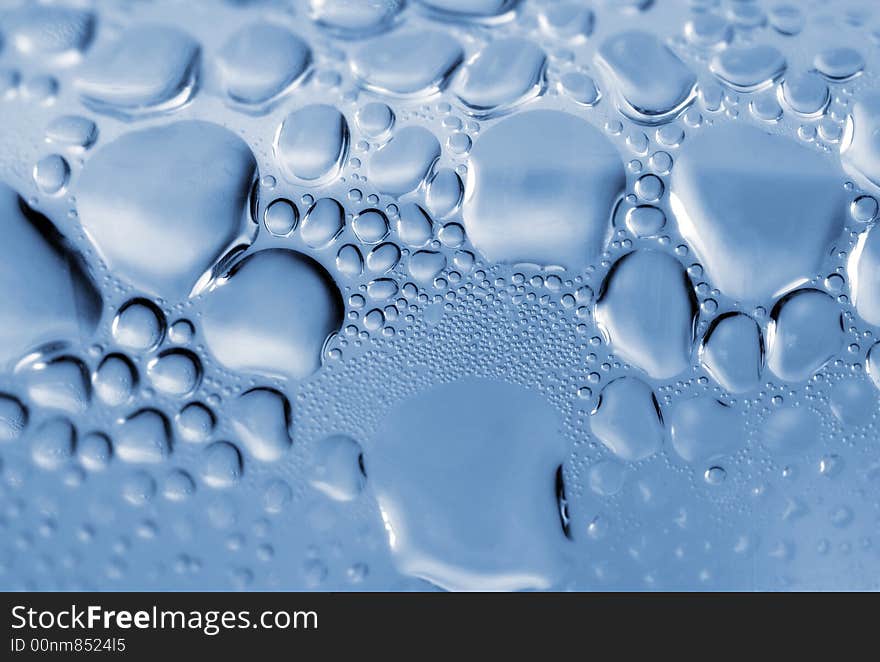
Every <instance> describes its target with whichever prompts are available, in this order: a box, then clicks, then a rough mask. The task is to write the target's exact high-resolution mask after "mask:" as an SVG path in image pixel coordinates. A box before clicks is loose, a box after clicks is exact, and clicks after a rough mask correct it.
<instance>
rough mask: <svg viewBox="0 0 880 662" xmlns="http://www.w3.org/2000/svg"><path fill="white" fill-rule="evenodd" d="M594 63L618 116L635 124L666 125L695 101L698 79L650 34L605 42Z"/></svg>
mask: <svg viewBox="0 0 880 662" xmlns="http://www.w3.org/2000/svg"><path fill="white" fill-rule="evenodd" d="M595 62H596V66H597V67H598V68H599V69H600V71H602V72H603V73H604V75H605V76H606V78H607V79H608V83H609V84H610V86H611V88H612V89H613V90H614V91H615V93H616V100H617V107H618V108H619V110H620V112H622V113H623V114H624V115H626V116H628V117H629V118H630V119H632V120H634V121H636V122H644V123H649V124H656V123H660V122H665V121H667V120H669V119H670V118H672V117H674V116H675V115H677V114H678V113H680V112H681V111H682V110H683V109H684V108H686V107H687V106H688V105H689V104H690V103H691V102H692V101H693V100H694V97H695V94H694V91H695V85H696V82H697V77H696V76H695V75H694V73H693V72H692V71H691V70H690V69H688V67H687V66H686V65H685V64H684V62H682V61H681V60H680V59H679V58H678V56H677V55H676V54H675V53H673V52H672V50H670V48H669V47H668V46H666V45H664V44H663V43H662V42H661V41H660V40H659V39H658V38H657V37H655V36H654V35H653V34H651V33H649V32H643V31H641V30H628V31H626V32H619V33H617V34H615V35H613V36H611V37H609V38H607V39H606V40H605V41H604V42H602V46H601V47H600V48H599V50H598V51H597V53H596V56H595Z"/></svg>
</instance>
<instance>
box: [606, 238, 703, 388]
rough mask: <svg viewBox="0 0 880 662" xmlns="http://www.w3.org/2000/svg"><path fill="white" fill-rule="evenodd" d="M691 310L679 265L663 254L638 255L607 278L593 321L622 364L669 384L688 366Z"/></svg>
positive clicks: (617, 265) (689, 293) (624, 259)
mask: <svg viewBox="0 0 880 662" xmlns="http://www.w3.org/2000/svg"><path fill="white" fill-rule="evenodd" d="M696 310H697V303H696V298H695V297H694V294H693V290H692V288H691V285H690V280H689V279H688V277H687V274H685V272H684V268H683V267H682V266H681V264H680V263H679V262H678V261H677V260H676V259H675V258H673V257H671V256H669V255H667V254H666V253H660V252H657V251H652V250H639V251H634V252H632V253H629V254H628V255H625V256H624V257H622V258H621V259H620V260H618V261H617V262H616V263H615V264H614V266H613V267H612V268H611V271H609V272H608V276H607V277H606V279H605V282H604V283H603V285H602V290H601V292H600V294H599V298H598V300H597V302H596V312H595V318H596V322H597V323H598V324H599V326H600V327H601V328H602V329H603V331H604V332H605V333H606V334H607V336H608V338H609V340H610V341H611V343H612V345H613V346H614V348H615V351H616V352H617V353H618V354H619V355H620V356H621V357H622V358H624V359H625V360H627V361H628V362H630V363H632V364H633V365H635V366H637V367H639V368H641V369H642V370H644V371H645V372H647V373H648V374H649V375H650V376H652V377H655V378H657V379H670V378H672V377H675V376H676V375H678V374H679V373H681V372H683V371H684V370H685V369H686V368H687V367H688V365H689V364H690V350H691V344H692V342H693V320H694V315H695V314H696Z"/></svg>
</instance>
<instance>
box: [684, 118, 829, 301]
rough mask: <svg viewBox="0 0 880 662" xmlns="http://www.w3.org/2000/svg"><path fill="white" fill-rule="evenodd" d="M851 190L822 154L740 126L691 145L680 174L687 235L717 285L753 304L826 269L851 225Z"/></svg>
mask: <svg viewBox="0 0 880 662" xmlns="http://www.w3.org/2000/svg"><path fill="white" fill-rule="evenodd" d="M780 172H785V173H786V176H785V177H779V173H780ZM843 194H844V190H843V187H842V186H840V183H839V178H838V174H837V173H836V172H835V168H834V166H833V165H832V164H831V163H830V162H829V161H828V160H827V159H825V158H824V157H823V156H822V155H821V154H818V153H817V152H815V151H813V150H810V149H808V148H806V147H803V146H801V145H798V144H797V143H795V142H793V141H791V140H788V139H786V138H782V137H780V136H773V135H770V134H768V133H764V132H763V131H761V130H759V129H755V128H751V127H748V126H745V125H742V124H741V123H737V124H726V125H723V126H718V127H714V128H713V129H712V130H711V131H706V132H704V133H702V134H699V135H697V136H695V137H694V138H692V139H691V140H689V141H688V142H686V143H685V144H684V146H683V147H682V153H681V155H680V156H679V158H678V161H677V162H676V164H675V168H674V169H673V172H672V183H671V204H672V209H673V211H674V213H675V216H676V218H677V220H678V224H679V228H680V230H681V233H682V234H683V235H684V237H685V238H686V239H687V240H688V243H689V244H690V245H691V246H692V247H693V248H694V250H695V251H696V253H697V255H698V256H699V258H700V260H701V262H702V264H703V265H704V266H705V268H706V271H707V274H708V276H709V277H710V278H711V279H712V281H713V283H714V284H715V285H716V286H717V287H718V288H719V289H720V290H721V291H722V292H724V293H725V294H728V295H730V296H732V297H734V298H736V299H739V300H746V301H748V300H752V301H763V300H766V299H769V298H773V297H776V296H779V295H780V294H782V293H784V292H786V291H787V290H790V289H792V288H794V287H797V286H798V285H799V284H801V283H803V282H805V281H806V280H807V279H809V278H810V277H811V276H812V275H813V274H814V273H815V272H816V271H817V270H818V269H819V267H820V265H821V262H822V259H823V257H824V255H825V252H826V250H827V249H828V247H829V245H830V243H831V241H832V240H833V239H834V238H835V237H837V235H838V234H840V231H841V230H842V229H843V215H844V212H845V206H846V205H845V200H844V197H843Z"/></svg>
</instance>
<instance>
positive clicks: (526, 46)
mask: <svg viewBox="0 0 880 662" xmlns="http://www.w3.org/2000/svg"><path fill="white" fill-rule="evenodd" d="M546 61H547V56H546V54H545V53H544V51H543V49H542V48H541V47H540V46H538V45H537V44H535V43H533V42H531V41H529V40H527V39H522V38H519V37H511V38H507V39H497V40H495V41H492V42H490V43H489V45H488V46H486V47H485V48H484V49H483V50H481V51H480V52H478V53H477V54H476V55H475V56H474V57H473V58H471V59H470V60H469V61H468V62H467V64H466V65H465V66H464V67H462V68H461V70H460V71H459V74H458V79H457V81H456V84H455V93H456V95H457V96H458V98H459V99H460V100H461V102H462V103H463V104H464V105H465V108H466V109H467V110H468V111H469V112H470V113H471V114H473V115H476V116H478V117H485V116H490V115H493V114H497V113H500V112H504V111H509V110H510V109H511V108H513V107H514V106H515V105H517V104H520V103H522V102H524V101H526V100H527V99H529V98H532V97H535V96H537V95H538V94H540V93H541V91H542V89H543V86H544V68H545V66H546Z"/></svg>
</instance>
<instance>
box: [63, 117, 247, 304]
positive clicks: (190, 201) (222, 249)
mask: <svg viewBox="0 0 880 662" xmlns="http://www.w3.org/2000/svg"><path fill="white" fill-rule="evenodd" d="M206 163H210V164H212V167H211V170H210V172H206V171H205V169H204V164H206ZM255 175H256V161H255V160H254V156H253V154H252V153H251V150H250V148H249V147H248V146H247V144H246V143H245V142H244V141H243V140H242V139H241V138H239V137H238V136H236V135H235V134H234V133H232V132H231V131H228V130H227V129H224V128H222V127H220V126H217V125H216V124H209V123H207V122H199V121H184V122H177V123H174V124H168V125H165V126H161V127H155V128H149V129H142V130H139V131H132V132H130V133H127V134H125V135H123V136H122V137H121V138H117V139H116V140H115V141H113V142H112V143H110V144H108V145H105V146H104V147H103V148H102V149H101V150H99V151H98V152H96V153H95V155H94V156H93V157H92V158H91V159H89V161H88V162H87V163H86V166H85V168H84V169H83V172H82V175H81V177H80V181H79V194H78V196H77V197H78V200H79V213H80V218H81V220H82V224H83V227H84V228H85V230H86V232H87V233H88V235H89V237H90V238H91V239H92V241H94V243H95V244H96V246H97V247H98V249H99V250H100V251H101V253H102V255H103V257H104V259H105V260H106V261H107V263H108V265H109V266H110V267H111V268H113V269H114V270H115V272H116V273H117V274H118V275H121V276H123V277H125V278H128V279H129V280H130V281H131V282H132V283H133V284H134V285H137V286H138V287H140V288H141V289H143V290H145V291H147V292H150V293H152V294H157V295H161V296H164V297H169V298H182V297H185V296H187V295H188V294H190V292H192V291H194V289H198V288H199V287H201V286H202V285H204V283H205V282H206V281H207V280H208V279H209V278H210V275H211V270H212V268H213V266H214V264H215V263H216V262H217V260H219V259H220V257H221V256H222V255H223V254H224V253H226V252H227V251H228V250H230V249H231V247H233V246H237V245H240V244H242V243H245V242H247V241H249V240H250V237H251V236H252V235H253V233H254V231H255V230H256V226H255V225H254V223H253V221H252V219H251V218H250V209H249V195H250V191H251V187H252V184H253V181H254V178H255Z"/></svg>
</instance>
